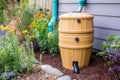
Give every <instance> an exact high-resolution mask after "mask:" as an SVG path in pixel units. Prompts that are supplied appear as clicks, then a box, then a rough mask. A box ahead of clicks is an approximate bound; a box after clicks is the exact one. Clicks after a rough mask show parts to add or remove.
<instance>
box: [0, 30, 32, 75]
mask: <svg viewBox="0 0 120 80" xmlns="http://www.w3.org/2000/svg"><path fill="white" fill-rule="evenodd" d="M33 62H34V54H33V47H32V43H31V42H30V41H28V40H26V42H25V43H24V44H22V45H21V44H20V43H19V42H18V37H17V36H16V35H15V34H14V33H12V32H8V33H7V34H6V35H5V36H2V37H0V73H3V72H8V71H14V72H15V73H16V74H17V73H18V72H22V71H23V70H24V69H25V68H26V69H27V70H26V71H27V72H29V71H30V70H31V69H32V64H33Z"/></svg>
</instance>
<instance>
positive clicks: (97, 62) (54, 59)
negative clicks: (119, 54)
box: [35, 52, 115, 80]
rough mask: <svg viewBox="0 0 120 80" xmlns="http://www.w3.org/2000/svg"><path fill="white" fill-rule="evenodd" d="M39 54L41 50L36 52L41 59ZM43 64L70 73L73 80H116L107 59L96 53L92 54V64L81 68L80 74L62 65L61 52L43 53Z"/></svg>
mask: <svg viewBox="0 0 120 80" xmlns="http://www.w3.org/2000/svg"><path fill="white" fill-rule="evenodd" d="M39 55H40V53H39V52H37V53H36V54H35V56H36V58H37V59H39ZM42 64H49V65H52V66H53V67H55V68H57V69H59V70H60V71H62V73H63V74H64V75H69V76H70V77H71V78H72V80H115V78H114V74H113V73H110V72H108V68H107V67H105V61H104V60H103V59H102V58H99V57H96V56H95V54H94V53H93V54H92V57H91V61H90V65H89V66H87V67H83V68H80V73H79V74H75V73H74V72H73V71H71V70H68V69H65V68H64V67H63V66H62V62H61V56H60V54H58V55H54V56H53V55H51V54H43V58H42Z"/></svg>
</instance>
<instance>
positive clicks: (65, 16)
mask: <svg viewBox="0 0 120 80" xmlns="http://www.w3.org/2000/svg"><path fill="white" fill-rule="evenodd" d="M59 18H60V19H78V18H80V19H84V18H93V15H90V14H88V13H66V14H63V15H61V16H60V17H59Z"/></svg>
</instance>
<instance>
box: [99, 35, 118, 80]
mask: <svg viewBox="0 0 120 80" xmlns="http://www.w3.org/2000/svg"><path fill="white" fill-rule="evenodd" d="M102 46H103V51H102V52H99V53H97V55H99V56H102V57H103V58H104V59H105V61H106V65H107V66H109V69H108V70H109V71H110V72H114V73H115V78H116V80H119V79H120V36H119V35H111V36H109V37H108V38H107V39H106V42H103V43H102Z"/></svg>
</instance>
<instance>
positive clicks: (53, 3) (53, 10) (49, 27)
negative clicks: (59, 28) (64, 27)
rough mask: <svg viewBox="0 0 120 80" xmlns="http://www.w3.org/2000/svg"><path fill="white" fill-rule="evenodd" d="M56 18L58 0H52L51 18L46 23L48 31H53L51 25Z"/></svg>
mask: <svg viewBox="0 0 120 80" xmlns="http://www.w3.org/2000/svg"><path fill="white" fill-rule="evenodd" d="M57 20H58V0H52V19H51V21H50V22H49V24H48V31H49V32H53V26H54V24H55V23H56V22H57Z"/></svg>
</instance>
